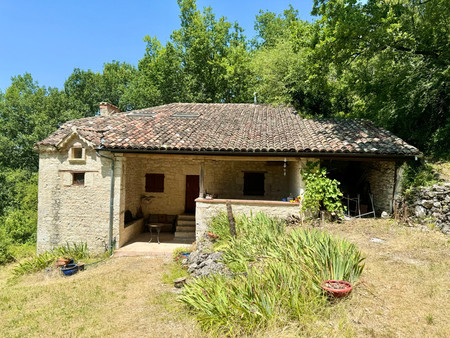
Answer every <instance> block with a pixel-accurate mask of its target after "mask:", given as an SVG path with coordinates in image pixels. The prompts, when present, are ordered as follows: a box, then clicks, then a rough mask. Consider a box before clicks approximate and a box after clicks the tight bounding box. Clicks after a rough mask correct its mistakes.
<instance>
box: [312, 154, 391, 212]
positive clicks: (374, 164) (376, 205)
mask: <svg viewBox="0 0 450 338" xmlns="http://www.w3.org/2000/svg"><path fill="white" fill-rule="evenodd" d="M320 166H321V167H326V168H327V173H328V177H329V178H331V179H336V180H337V181H339V182H340V185H339V188H340V189H341V191H342V193H343V194H344V198H343V205H344V206H346V207H348V206H349V207H350V214H351V215H352V216H358V215H359V214H361V215H365V216H368V217H371V216H372V217H373V214H371V213H370V212H371V211H375V216H379V215H380V214H381V212H383V211H386V212H391V209H392V198H393V195H394V194H395V174H396V173H395V162H392V161H390V162H388V161H379V160H377V161H374V160H365V161H363V160H360V161H356V160H354V161H350V160H346V161H335V160H321V161H320ZM358 197H359V209H358V204H357V203H358V202H357V201H358ZM372 205H373V207H372ZM373 209H375V210H373Z"/></svg>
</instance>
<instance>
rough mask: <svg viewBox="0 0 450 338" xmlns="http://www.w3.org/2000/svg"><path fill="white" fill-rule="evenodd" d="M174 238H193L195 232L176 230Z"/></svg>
mask: <svg viewBox="0 0 450 338" xmlns="http://www.w3.org/2000/svg"><path fill="white" fill-rule="evenodd" d="M174 238H186V239H187V238H189V239H192V240H195V232H186V231H177V232H175V236H174Z"/></svg>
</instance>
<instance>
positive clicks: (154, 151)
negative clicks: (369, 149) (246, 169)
mask: <svg viewBox="0 0 450 338" xmlns="http://www.w3.org/2000/svg"><path fill="white" fill-rule="evenodd" d="M97 150H103V151H109V152H112V153H138V154H159V155H161V154H165V155H203V156H205V155H206V156H207V155H211V156H236V157H239V156H247V157H248V156H255V157H258V156H264V157H267V156H270V157H281V158H282V157H287V156H288V157H313V158H321V159H339V160H345V159H349V160H358V159H360V160H367V159H377V160H411V159H418V158H422V157H423V154H422V153H420V154H410V155H407V154H376V153H327V152H312V151H311V152H295V151H285V152H280V151H261V152H243V151H225V150H224V151H210V150H197V151H192V150H162V149H113V148H112V149H108V148H98V149H97Z"/></svg>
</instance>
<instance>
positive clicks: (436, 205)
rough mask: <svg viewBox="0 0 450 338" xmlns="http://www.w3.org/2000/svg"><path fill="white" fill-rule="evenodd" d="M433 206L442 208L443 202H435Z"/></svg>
mask: <svg viewBox="0 0 450 338" xmlns="http://www.w3.org/2000/svg"><path fill="white" fill-rule="evenodd" d="M433 207H435V208H440V207H441V202H434V203H433Z"/></svg>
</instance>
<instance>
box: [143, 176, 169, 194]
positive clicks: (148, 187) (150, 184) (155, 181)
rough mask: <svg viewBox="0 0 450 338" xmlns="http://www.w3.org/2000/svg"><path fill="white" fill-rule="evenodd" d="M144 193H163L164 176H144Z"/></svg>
mask: <svg viewBox="0 0 450 338" xmlns="http://www.w3.org/2000/svg"><path fill="white" fill-rule="evenodd" d="M145 192H164V174H146V175H145Z"/></svg>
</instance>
